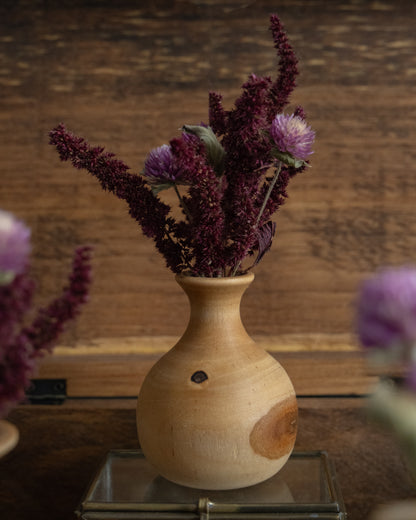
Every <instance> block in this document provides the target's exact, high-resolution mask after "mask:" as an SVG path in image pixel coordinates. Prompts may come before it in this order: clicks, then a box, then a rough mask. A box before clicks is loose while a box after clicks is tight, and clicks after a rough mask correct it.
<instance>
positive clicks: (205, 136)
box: [182, 125, 225, 175]
mask: <svg viewBox="0 0 416 520" xmlns="http://www.w3.org/2000/svg"><path fill="white" fill-rule="evenodd" d="M182 130H184V131H185V132H186V133H187V134H192V135H196V136H197V137H199V139H201V141H202V142H203V143H204V145H205V149H206V151H207V159H208V162H209V163H210V164H211V166H212V167H213V168H214V170H215V171H216V173H217V174H218V175H221V174H222V173H223V170H224V159H225V150H224V148H223V147H222V145H221V143H220V142H219V141H218V139H217V136H216V135H215V134H214V132H213V131H212V129H211V128H210V127H209V126H201V125H183V127H182Z"/></svg>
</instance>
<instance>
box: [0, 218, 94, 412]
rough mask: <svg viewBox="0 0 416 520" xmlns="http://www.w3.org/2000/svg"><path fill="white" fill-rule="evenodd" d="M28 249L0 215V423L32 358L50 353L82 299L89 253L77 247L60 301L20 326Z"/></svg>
mask: <svg viewBox="0 0 416 520" xmlns="http://www.w3.org/2000/svg"><path fill="white" fill-rule="evenodd" d="M30 250H31V243H30V229H29V228H28V227H27V226H26V225H25V224H24V223H23V222H21V221H20V220H18V219H17V218H16V217H14V215H12V214H11V213H8V212H5V211H1V210H0V418H1V417H5V416H6V415H7V414H8V412H9V411H10V410H11V408H13V406H15V405H16V404H18V403H19V402H20V401H21V400H22V399H23V397H24V391H25V389H26V388H27V387H28V386H29V384H30V376H31V375H32V373H33V371H34V369H35V364H36V361H37V359H38V358H40V357H41V356H42V355H43V354H44V353H45V352H50V351H51V350H52V348H53V346H54V345H55V342H56V340H57V339H58V337H59V335H60V334H61V333H62V331H63V329H64V325H65V324H66V323H67V322H68V321H69V320H73V319H74V318H76V316H77V315H78V313H79V309H80V306H81V305H82V304H83V303H85V302H86V300H87V297H88V290H89V285H90V280H91V267H90V253H91V249H90V247H88V246H83V247H79V248H77V249H76V250H75V254H74V259H73V266H72V272H71V274H70V276H69V283H68V285H67V286H66V287H65V288H64V289H63V292H62V294H61V296H59V297H58V298H56V299H55V300H53V301H52V302H51V303H49V305H48V306H46V307H45V308H41V309H39V310H38V311H37V313H36V314H35V317H34V319H32V320H30V321H29V323H26V322H27V319H28V316H29V314H30V312H31V311H32V307H33V296H34V292H35V288H36V286H35V282H34V280H33V279H32V278H31V277H30V275H29V255H30Z"/></svg>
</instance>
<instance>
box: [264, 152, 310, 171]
mask: <svg viewBox="0 0 416 520" xmlns="http://www.w3.org/2000/svg"><path fill="white" fill-rule="evenodd" d="M272 156H273V157H275V158H276V159H278V160H279V161H280V162H282V163H283V164H287V166H293V167H294V168H301V167H302V166H309V164H308V163H307V162H306V161H304V160H303V159H296V157H294V156H293V155H292V154H291V153H289V152H281V151H280V150H278V149H277V148H273V149H272Z"/></svg>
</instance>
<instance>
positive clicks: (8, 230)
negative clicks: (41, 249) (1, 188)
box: [0, 210, 31, 285]
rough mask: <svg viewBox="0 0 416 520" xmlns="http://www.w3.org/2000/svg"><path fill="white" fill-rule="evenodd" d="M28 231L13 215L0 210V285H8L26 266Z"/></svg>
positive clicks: (28, 249)
mask: <svg viewBox="0 0 416 520" xmlns="http://www.w3.org/2000/svg"><path fill="white" fill-rule="evenodd" d="M30 249H31V246H30V229H29V228H28V227H27V226H26V225H25V224H24V223H23V222H21V221H20V220H18V219H17V218H16V217H15V216H14V215H12V214H11V213H8V212H7V211H3V210H0V285H4V284H8V283H10V282H11V281H12V280H13V278H14V277H15V276H16V275H18V274H21V273H22V272H23V271H24V270H25V268H26V267H27V264H28V258H29V254H30Z"/></svg>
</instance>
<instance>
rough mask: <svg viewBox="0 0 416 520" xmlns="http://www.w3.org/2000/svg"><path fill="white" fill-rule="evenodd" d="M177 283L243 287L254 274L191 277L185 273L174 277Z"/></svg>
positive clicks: (249, 281)
mask: <svg viewBox="0 0 416 520" xmlns="http://www.w3.org/2000/svg"><path fill="white" fill-rule="evenodd" d="M175 280H176V281H177V282H184V283H186V284H188V285H211V286H213V285H245V284H247V283H251V282H252V281H253V280H254V273H246V274H241V275H236V276H221V277H215V278H213V277H208V276H193V275H190V274H185V273H178V274H177V275H176V276H175Z"/></svg>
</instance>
